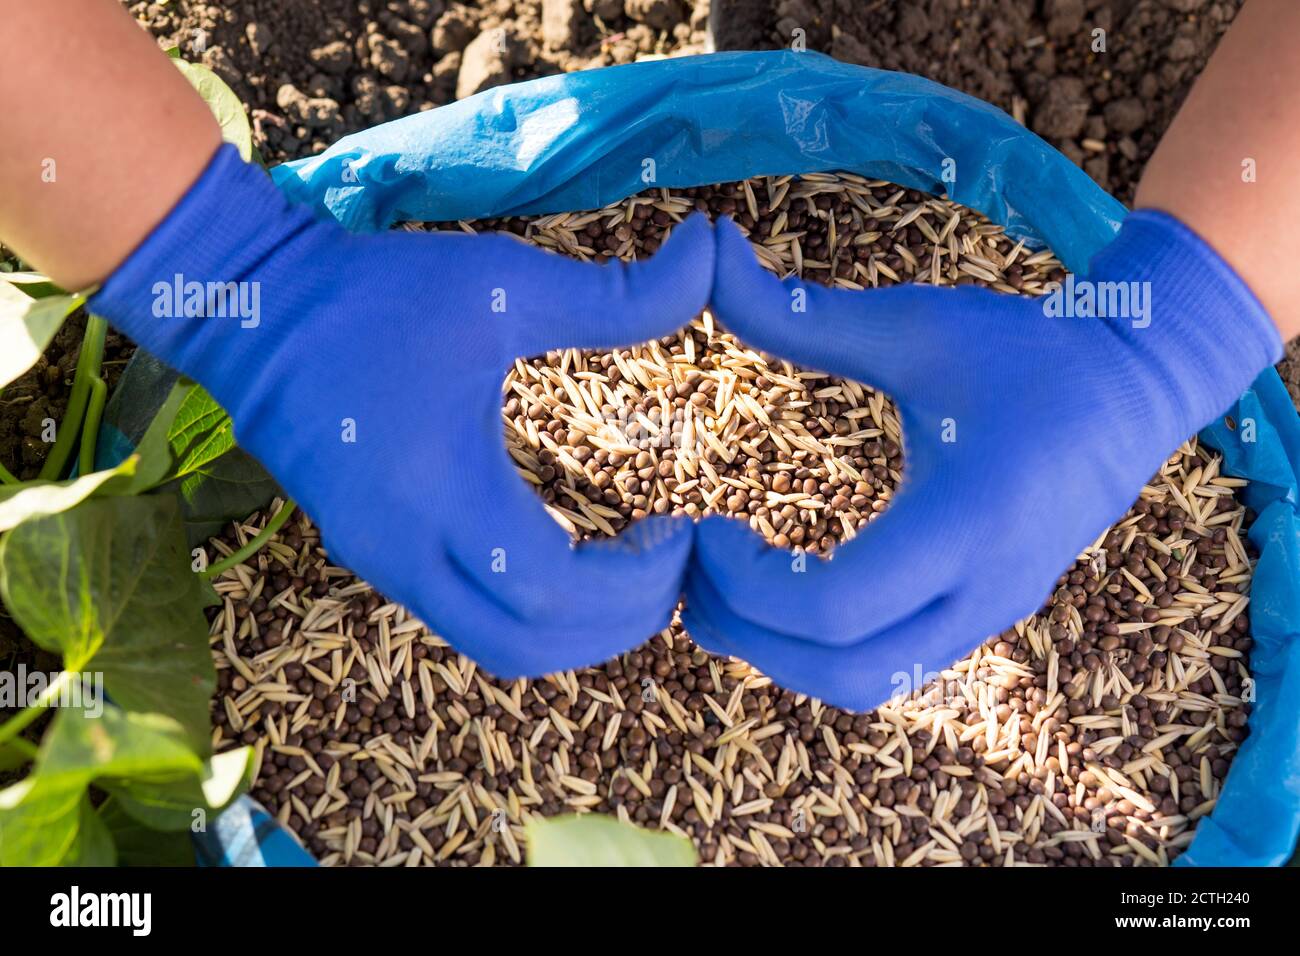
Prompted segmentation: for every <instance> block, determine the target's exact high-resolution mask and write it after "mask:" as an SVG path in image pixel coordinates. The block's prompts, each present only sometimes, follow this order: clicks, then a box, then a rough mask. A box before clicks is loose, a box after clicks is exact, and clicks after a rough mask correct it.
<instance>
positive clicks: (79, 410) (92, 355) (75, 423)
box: [38, 315, 108, 481]
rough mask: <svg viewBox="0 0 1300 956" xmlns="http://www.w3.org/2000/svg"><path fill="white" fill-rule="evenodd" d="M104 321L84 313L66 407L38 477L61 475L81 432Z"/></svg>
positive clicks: (101, 346)
mask: <svg viewBox="0 0 1300 956" xmlns="http://www.w3.org/2000/svg"><path fill="white" fill-rule="evenodd" d="M107 334H108V323H107V322H106V321H104V320H103V319H101V318H100V317H99V316H97V315H88V316H87V317H86V331H85V334H84V335H82V337H81V354H80V355H78V356H77V372H76V376H75V377H74V378H73V380H72V394H71V395H69V396H68V407H67V410H66V411H65V412H64V413H63V421H61V422H60V423H59V432H58V435H57V437H56V438H55V441H54V447H53V448H51V449H50V454H49V457H47V458H46V459H45V464H43V465H42V466H41V472H40V475H39V476H38V477H40V478H43V479H46V480H47V481H56V480H58V479H59V478H62V477H63V469H64V468H65V467H66V466H67V464H68V459H69V458H71V457H72V448H73V446H74V445H75V444H76V443H77V439H78V438H79V437H80V435H81V423H82V420H83V419H84V418H85V416H86V406H87V404H89V402H90V390H91V379H92V378H98V377H99V368H100V363H101V362H102V361H103V359H104V338H105V336H106V335H107Z"/></svg>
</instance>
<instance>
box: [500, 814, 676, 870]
mask: <svg viewBox="0 0 1300 956" xmlns="http://www.w3.org/2000/svg"><path fill="white" fill-rule="evenodd" d="M524 838H525V840H526V841H527V844H528V865H529V866H694V865H695V863H696V857H695V847H693V846H692V845H691V841H690V840H687V839H685V838H684V837H680V836H677V835H676V834H673V833H656V832H654V831H652V830H642V829H641V828H640V827H635V826H632V825H631V824H629V823H622V822H621V821H619V820H617V819H615V818H614V817H608V816H603V815H601V814H595V813H584V814H577V815H568V816H561V817H545V818H543V817H534V818H532V819H531V820H529V821H528V822H527V823H526V824H525V825H524Z"/></svg>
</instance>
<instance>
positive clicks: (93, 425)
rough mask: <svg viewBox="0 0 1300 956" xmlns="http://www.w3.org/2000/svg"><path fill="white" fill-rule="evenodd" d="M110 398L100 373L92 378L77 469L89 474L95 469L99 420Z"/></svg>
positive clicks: (81, 472) (79, 471)
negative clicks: (105, 403)
mask: <svg viewBox="0 0 1300 956" xmlns="http://www.w3.org/2000/svg"><path fill="white" fill-rule="evenodd" d="M107 400H108V385H107V384H105V382H104V380H103V379H102V378H100V377H99V376H98V375H95V376H93V377H92V378H91V379H90V400H89V401H88V402H87V403H86V420H85V423H84V424H83V425H82V428H81V451H80V452H79V453H78V454H79V455H80V457H79V458H78V459H77V471H78V473H80V474H83V475H88V474H90V473H91V472H92V471H94V470H95V442H96V439H98V437H99V420H100V418H101V417H102V416H103V414H104V402H105V401H107Z"/></svg>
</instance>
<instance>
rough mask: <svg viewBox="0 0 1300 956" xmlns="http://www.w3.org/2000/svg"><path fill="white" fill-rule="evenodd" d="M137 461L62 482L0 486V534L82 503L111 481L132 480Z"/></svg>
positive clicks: (126, 462)
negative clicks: (20, 524) (32, 519)
mask: <svg viewBox="0 0 1300 956" xmlns="http://www.w3.org/2000/svg"><path fill="white" fill-rule="evenodd" d="M137 462H138V459H137V458H136V457H135V456H134V455H132V456H131V457H130V458H128V459H127V460H126V461H124V462H122V463H121V464H120V465H118V466H117V467H116V468H109V469H106V470H104V471H95V472H91V473H90V474H89V475H82V476H81V477H80V478H69V479H67V480H65V481H41V480H39V479H34V480H32V481H23V482H19V483H18V484H16V485H0V531H8V530H9V529H10V528H13V527H15V526H16V525H18V524H19V523H20V522H23V521H26V520H27V519H28V518H40V517H43V516H45V515H53V514H58V513H59V512H61V511H67V510H68V509H69V508H72V507H74V506H76V505H79V504H81V502H83V501H85V500H86V499H87V498H89V497H90V496H91V495H93V494H94V493H95V492H96V491H101V490H103V489H104V488H105V486H106V485H108V484H109V483H110V482H112V481H114V480H116V479H121V478H127V479H129V478H132V477H134V475H135V468H136V464H137Z"/></svg>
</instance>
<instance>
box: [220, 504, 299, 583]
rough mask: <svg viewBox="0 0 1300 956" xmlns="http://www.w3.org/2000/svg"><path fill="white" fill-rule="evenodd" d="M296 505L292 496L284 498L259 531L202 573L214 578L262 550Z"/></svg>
mask: <svg viewBox="0 0 1300 956" xmlns="http://www.w3.org/2000/svg"><path fill="white" fill-rule="evenodd" d="M296 507H298V503H297V502H296V501H294V500H293V499H292V498H286V499H285V501H284V504H282V505H280V510H279V511H277V512H276V513H275V515H274V517H272V518H271V520H270V521H268V522H267V523H266V527H264V528H263V529H262V530H261V531H259V532H257V534H256V535H254V536H253V537H252V538H251V539H250V540H249V542H248V543H247V544H246V545H244V546H243V547H242V548H240V549H239V550H238V551H236V552H235V553H234V554H232V555H230V556H229V557H227V558H222V559H221V560H220V561H218V562H217V563H216V564H213V565H211V566H209V567H208V569H207V570H206V571H204V572H203V573H204V574H205V575H206V576H207V577H209V578H215V577H216V576H217V575H219V574H221V573H222V572H223V571H229V570H230V569H231V568H233V567H234V566H235V565H237V564H243V563H244V562H245V561H247V560H248V559H249V558H251V557H252V556H253V555H255V554H257V552H259V551H261V550H262V546H263V545H265V544H266V542H268V541H270V540H271V536H272V535H274V534H275V533H276V532H277V531H279V530H280V528H281V527H282V526H283V525H284V523H285V522H286V521H288V520H289V515H291V514H293V509H294V508H296Z"/></svg>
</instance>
